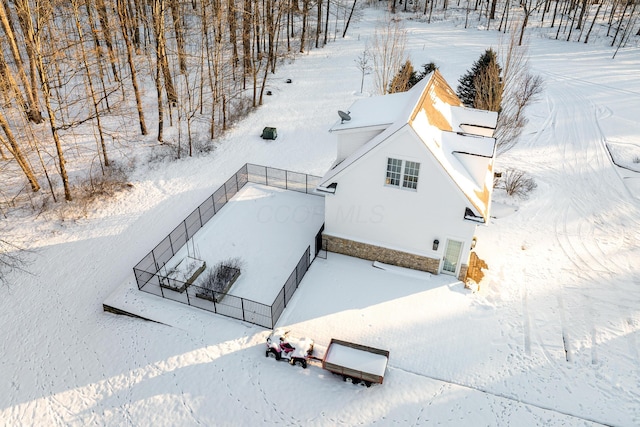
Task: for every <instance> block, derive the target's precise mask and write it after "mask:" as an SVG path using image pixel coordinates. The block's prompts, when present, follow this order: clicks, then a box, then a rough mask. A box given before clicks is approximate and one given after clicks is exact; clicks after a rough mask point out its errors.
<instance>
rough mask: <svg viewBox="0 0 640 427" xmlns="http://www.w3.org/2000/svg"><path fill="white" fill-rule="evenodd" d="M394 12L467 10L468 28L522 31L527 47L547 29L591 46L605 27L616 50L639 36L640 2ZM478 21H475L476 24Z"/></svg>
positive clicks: (539, 2)
mask: <svg viewBox="0 0 640 427" xmlns="http://www.w3.org/2000/svg"><path fill="white" fill-rule="evenodd" d="M388 4H389V9H390V10H391V12H392V13H398V12H413V13H417V14H421V15H422V16H424V18H425V19H426V21H427V22H428V23H430V22H431V21H432V20H435V19H438V20H442V19H447V13H449V15H451V10H452V9H458V10H459V9H463V11H464V16H465V28H467V27H468V26H470V25H477V24H478V23H480V24H481V25H482V26H483V27H484V28H486V29H487V30H498V31H503V32H508V31H510V30H511V27H512V24H513V23H516V24H517V25H516V27H517V28H518V41H519V44H522V41H523V36H524V33H525V29H526V28H527V27H528V26H531V25H536V26H538V27H545V28H548V29H549V31H550V34H551V35H552V36H553V37H554V38H556V39H563V40H567V41H580V42H584V43H588V41H589V38H590V37H591V34H592V31H593V29H594V27H595V26H600V27H602V28H604V30H605V32H606V37H607V38H610V39H611V46H617V47H618V48H619V47H621V46H624V45H625V44H626V43H627V42H628V41H629V39H630V38H631V37H639V36H640V20H639V19H638V17H639V15H640V8H639V7H638V6H639V5H640V2H639V1H638V0H455V1H451V0H388ZM474 21H475V22H474Z"/></svg>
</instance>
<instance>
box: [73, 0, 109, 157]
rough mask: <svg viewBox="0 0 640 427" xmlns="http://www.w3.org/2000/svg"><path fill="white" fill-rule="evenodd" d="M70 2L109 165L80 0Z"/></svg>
mask: <svg viewBox="0 0 640 427" xmlns="http://www.w3.org/2000/svg"><path fill="white" fill-rule="evenodd" d="M71 4H72V6H73V16H74V20H75V24H76V31H77V32H78V41H79V43H78V45H79V46H80V54H81V58H82V64H83V65H84V71H85V78H86V81H87V85H88V86H89V94H90V95H91V101H92V107H93V114H94V115H95V118H96V127H97V129H98V136H99V138H100V150H99V153H100V154H102V159H103V160H104V165H105V166H109V157H108V156H107V146H106V143H105V140H104V132H103V131H102V121H101V118H100V108H99V107H100V102H99V101H98V96H97V95H96V90H95V88H94V84H93V77H92V76H91V69H90V67H89V60H88V55H87V52H86V49H85V47H84V32H83V31H82V23H81V22H80V11H79V8H80V0H71Z"/></svg>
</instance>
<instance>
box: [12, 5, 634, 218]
mask: <svg viewBox="0 0 640 427" xmlns="http://www.w3.org/2000/svg"><path fill="white" fill-rule="evenodd" d="M637 3H638V2H637V1H634V0H555V1H554V0H518V1H514V0H456V1H455V2H453V1H451V0H409V1H407V0H387V1H378V0H360V1H358V0H48V1H45V0H2V1H0V26H1V27H2V28H1V30H0V47H1V49H0V159H1V160H0V183H2V184H1V185H0V214H1V213H2V209H3V205H4V206H6V205H7V204H10V203H12V201H13V200H15V199H16V198H17V197H18V196H19V195H21V194H24V193H26V192H27V191H25V190H28V191H31V192H38V191H42V190H41V189H42V188H45V189H46V190H44V191H47V192H48V193H50V194H51V197H52V198H53V200H55V201H57V200H58V198H59V194H58V193H63V194H64V199H66V200H71V199H72V198H73V185H72V182H71V179H70V177H69V175H70V173H69V171H70V170H71V171H72V173H73V171H76V170H77V169H78V168H80V167H83V165H86V164H90V172H89V175H90V178H91V177H93V176H94V175H101V174H102V175H104V174H108V173H109V171H110V168H111V166H112V158H113V156H112V153H113V152H114V150H122V151H126V145H127V144H132V143H134V142H132V141H140V140H148V139H149V137H144V138H143V136H145V135H153V138H155V139H156V140H157V141H158V142H159V143H161V144H163V145H164V146H165V147H167V146H170V147H172V149H174V151H175V156H176V157H181V156H185V155H191V154H193V152H194V150H198V149H206V147H203V145H206V142H205V143H203V142H202V140H203V139H204V140H206V141H211V140H213V139H214V138H216V137H217V136H218V135H219V134H220V133H221V132H223V131H224V130H225V129H227V128H228V126H229V125H230V124H231V123H232V122H233V120H234V119H235V118H237V117H239V116H241V115H242V114H244V113H245V112H246V111H247V110H248V109H250V108H252V107H255V106H258V105H260V104H262V102H263V97H264V96H265V93H266V91H265V88H266V87H267V81H268V78H269V76H270V75H271V74H273V73H274V72H275V71H276V68H277V67H278V65H279V64H280V63H281V62H282V60H283V59H284V58H287V57H291V56H293V55H295V54H296V53H300V52H306V51H307V50H309V49H314V48H321V47H322V46H324V45H325V44H326V43H328V42H330V41H331V40H332V39H334V38H335V37H344V36H345V34H346V32H347V30H348V28H349V24H350V22H351V21H352V18H353V16H354V15H355V14H356V13H357V10H358V8H360V7H364V6H365V5H376V6H379V5H384V7H388V8H389V10H390V11H391V12H395V13H400V12H411V13H413V14H414V15H415V14H417V15H420V16H422V18H423V19H424V21H425V23H427V24H428V23H429V22H431V21H432V20H436V19H438V20H441V19H447V13H449V14H450V15H452V12H451V10H452V9H453V8H457V9H458V12H457V15H456V16H458V17H460V16H464V18H465V25H481V26H484V27H485V28H486V29H491V30H498V31H505V32H506V31H508V30H510V31H511V32H512V33H516V31H517V35H518V37H517V39H518V42H519V43H522V40H523V36H524V32H525V29H526V28H527V27H528V26H532V25H534V24H535V25H537V26H542V27H548V28H549V29H554V31H555V32H556V34H555V36H556V37H557V38H564V39H567V40H573V41H582V42H585V43H586V42H588V40H589V39H590V36H591V34H592V31H593V30H594V28H598V31H600V32H604V31H606V37H609V39H610V40H611V44H612V45H613V46H616V45H617V46H618V47H620V46H624V44H625V43H626V42H627V41H628V40H629V39H630V38H631V37H636V36H638V34H639V33H640V30H639V29H638V25H639V24H640V23H639V22H638V19H637V16H638V10H639V8H637ZM460 9H462V10H464V12H465V14H464V15H461V14H460V13H459V12H460ZM474 21H475V24H474ZM514 24H516V25H515V26H514ZM395 25H396V24H395V23H394V22H391V23H387V26H389V28H387V29H386V30H384V31H379V32H378V34H377V35H376V37H378V39H376V40H374V46H372V49H373V50H374V52H372V55H371V59H372V64H362V65H363V66H364V67H365V68H368V67H371V66H372V67H373V68H374V69H373V72H374V73H376V74H380V75H381V76H380V78H377V80H379V81H380V84H379V86H380V88H379V89H380V90H381V91H383V90H386V88H388V86H389V84H390V83H391V78H392V77H393V75H394V74H395V72H396V71H397V68H398V67H399V66H400V65H401V62H399V64H398V65H394V66H393V67H391V68H390V69H388V68H389V62H388V61H391V60H392V59H393V58H392V56H393V55H395V53H396V51H395V50H392V51H391V52H390V53H388V54H385V55H386V56H389V57H390V58H391V59H389V58H386V56H384V55H383V56H381V55H380V54H379V53H376V52H375V51H376V50H378V51H380V49H376V48H375V44H376V43H377V44H379V45H381V46H384V45H386V44H388V43H398V44H401V41H402V40H401V38H402V37H401V36H402V32H401V31H400V32H398V31H397V30H396V29H395V27H394V26H395ZM385 34H387V35H389V34H391V35H392V36H393V37H392V38H391V42H389V41H387V40H386V39H385V37H383V36H384V35H385ZM393 34H398V35H397V36H395V35H393ZM387 38H388V37H387ZM395 38H397V39H398V40H399V41H398V40H396V39H395ZM374 39H375V37H374ZM404 59H405V58H404V57H402V58H400V59H399V61H403V60H404ZM363 76H364V70H363ZM132 122H133V123H136V124H137V125H136V127H135V129H129V128H128V126H127V125H130V123H132ZM194 123H198V124H199V126H198V127H197V129H202V128H203V127H204V128H206V129H208V131H207V135H205V136H203V135H194V132H195V131H196V130H195V129H196V128H195V127H194V126H193V124H194ZM203 123H204V124H205V126H203ZM150 124H152V127H153V125H157V126H155V127H153V128H152V129H151V128H150ZM169 128H170V129H172V133H171V134H170V135H171V136H170V137H168V136H167V132H168V131H167V129H169ZM176 130H177V136H176ZM123 134H126V135H127V136H126V137H123ZM123 138H128V139H127V140H126V141H125V140H123ZM79 140H83V141H85V142H86V141H87V140H89V141H91V140H94V141H95V144H94V143H91V144H86V143H84V144H82V143H79V142H78V141H79ZM91 146H93V148H89V147H91ZM69 154H71V156H70V155H69ZM68 158H71V159H72V160H71V164H70V165H68V164H67V159H68ZM76 175H77V174H76ZM21 182H24V183H25V185H24V186H21V185H15V184H16V183H18V184H19V183H21ZM16 188H21V189H20V190H19V191H18V194H15V191H14V189H16Z"/></svg>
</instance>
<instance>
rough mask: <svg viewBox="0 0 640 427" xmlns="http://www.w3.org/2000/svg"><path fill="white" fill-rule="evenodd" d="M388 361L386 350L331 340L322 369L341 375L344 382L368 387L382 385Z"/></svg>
mask: <svg viewBox="0 0 640 427" xmlns="http://www.w3.org/2000/svg"><path fill="white" fill-rule="evenodd" d="M388 360H389V351H387V350H381V349H378V348H373V347H368V346H366V345H361V344H355V343H352V342H347V341H342V340H338V339H335V338H331V342H330V343H329V347H327V351H326V352H325V354H324V357H323V358H322V368H323V369H326V370H327V371H329V372H332V373H334V374H336V375H341V376H342V379H343V380H344V381H351V382H353V383H354V384H358V383H360V382H363V383H364V384H365V385H366V386H367V387H369V386H370V385H371V384H382V381H383V379H384V373H385V371H386V369H387V362H388Z"/></svg>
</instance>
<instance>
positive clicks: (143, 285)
mask: <svg viewBox="0 0 640 427" xmlns="http://www.w3.org/2000/svg"><path fill="white" fill-rule="evenodd" d="M319 180H320V177H318V176H313V175H307V174H304V173H298V172H291V171H287V170H283V169H276V168H269V167H266V166H259V165H253V164H248V163H247V164H245V165H244V166H242V167H241V168H240V169H239V170H238V171H237V172H236V173H235V174H234V175H233V176H231V177H230V178H229V179H228V180H227V181H226V182H225V183H224V184H223V185H222V186H220V188H218V189H217V190H216V191H214V192H213V194H212V195H211V196H210V197H208V198H207V199H206V200H205V201H204V202H202V203H201V204H200V206H198V207H197V208H196V209H195V210H194V211H193V212H191V213H190V214H189V215H188V216H187V217H186V218H185V219H184V221H182V222H181V223H180V224H179V225H178V226H177V227H176V228H174V229H173V230H172V231H171V232H170V233H169V234H168V235H167V237H165V238H164V239H163V240H162V241H161V242H160V243H158V245H156V247H155V248H153V250H152V251H151V252H149V253H148V254H147V255H146V256H145V257H144V258H142V260H140V262H138V264H136V266H135V267H134V268H133V272H134V275H135V278H136V283H137V285H138V289H139V290H141V291H145V292H148V293H151V294H154V295H158V296H160V297H162V298H167V299H171V300H173V301H177V302H181V303H183V304H188V305H192V306H194V307H198V308H201V309H203V310H207V311H211V312H214V313H218V314H222V315H224V316H228V317H233V318H235V319H240V320H243V321H246V322H249V323H253V324H256V325H260V326H264V327H266V328H273V326H274V325H275V323H276V322H277V321H278V319H279V318H280V315H281V314H282V312H283V311H284V308H285V307H286V305H287V304H288V303H289V300H290V299H291V297H292V296H293V293H294V292H295V290H296V289H297V288H298V285H299V284H300V281H301V280H302V278H303V277H304V275H305V273H306V271H307V269H308V268H309V266H310V265H311V247H310V246H309V247H307V249H306V251H305V252H304V254H302V256H301V258H300V260H299V261H298V263H297V265H296V267H295V268H294V270H293V271H292V272H291V274H290V275H289V278H288V279H287V281H286V282H285V284H284V286H283V287H282V289H281V290H280V292H279V293H278V296H277V297H276V299H275V300H274V302H273V303H272V304H271V305H266V304H263V303H259V302H256V301H252V300H248V299H246V298H241V297H238V296H234V295H228V294H225V295H215V294H214V295H213V296H212V297H211V298H203V295H207V291H208V290H206V289H205V288H201V287H199V286H197V285H194V284H187V283H184V282H181V281H180V280H177V279H175V278H169V277H167V274H166V270H167V269H166V268H165V266H166V264H167V263H168V262H169V261H170V260H171V259H172V258H173V256H174V255H175V254H176V253H177V252H178V251H179V250H180V249H181V248H182V247H183V246H185V245H186V244H187V242H188V241H189V240H190V239H191V238H193V236H194V235H195V234H196V233H197V232H198V230H200V229H201V228H202V227H204V225H205V224H206V223H207V222H208V221H209V220H211V218H213V217H214V216H215V215H216V214H217V213H218V212H219V211H220V209H222V208H223V207H224V206H225V205H226V204H227V202H228V201H229V200H230V199H231V198H232V197H233V196H235V195H236V193H238V191H240V190H241V189H242V188H243V187H244V186H245V185H246V184H247V183H249V182H251V183H256V184H262V185H266V186H270V187H276V188H280V189H285V190H291V191H297V192H301V193H306V194H313V195H317V196H322V194H319V193H317V192H315V191H314V190H315V187H316V186H317V184H318V182H319ZM163 269H164V274H163ZM167 283H169V284H170V286H167Z"/></svg>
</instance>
